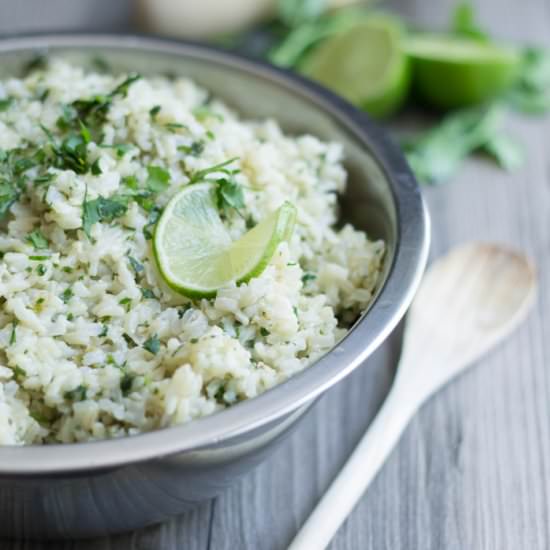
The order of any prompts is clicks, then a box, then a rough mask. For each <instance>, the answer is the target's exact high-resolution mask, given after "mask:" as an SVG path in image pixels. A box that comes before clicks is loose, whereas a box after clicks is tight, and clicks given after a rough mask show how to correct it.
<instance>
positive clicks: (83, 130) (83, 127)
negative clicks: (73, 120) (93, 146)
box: [78, 119, 92, 143]
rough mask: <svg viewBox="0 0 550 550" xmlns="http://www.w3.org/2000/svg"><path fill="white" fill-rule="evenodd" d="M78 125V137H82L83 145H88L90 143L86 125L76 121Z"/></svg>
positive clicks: (90, 138)
mask: <svg viewBox="0 0 550 550" xmlns="http://www.w3.org/2000/svg"><path fill="white" fill-rule="evenodd" d="M78 124H79V125H80V135H81V136H82V139H83V140H84V143H90V141H92V135H91V134H90V130H88V128H86V125H85V124H84V123H83V122H82V121H81V120H80V119H79V120H78Z"/></svg>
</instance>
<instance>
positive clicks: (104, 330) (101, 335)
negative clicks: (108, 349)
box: [98, 325, 109, 338]
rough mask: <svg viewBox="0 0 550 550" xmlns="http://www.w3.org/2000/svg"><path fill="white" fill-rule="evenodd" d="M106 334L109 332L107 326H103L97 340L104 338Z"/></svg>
mask: <svg viewBox="0 0 550 550" xmlns="http://www.w3.org/2000/svg"><path fill="white" fill-rule="evenodd" d="M108 332H109V327H108V325H103V327H102V329H101V332H100V333H99V334H98V337H99V338H105V336H107V334H108Z"/></svg>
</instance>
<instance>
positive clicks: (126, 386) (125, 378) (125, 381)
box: [120, 372, 135, 397]
mask: <svg viewBox="0 0 550 550" xmlns="http://www.w3.org/2000/svg"><path fill="white" fill-rule="evenodd" d="M134 378H135V376H134V375H133V374H129V373H127V372H125V373H124V374H123V375H122V377H121V378H120V391H121V392H122V395H123V396H124V397H126V396H127V395H128V394H129V393H130V392H131V391H132V386H133V384H134Z"/></svg>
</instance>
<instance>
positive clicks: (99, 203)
mask: <svg viewBox="0 0 550 550" xmlns="http://www.w3.org/2000/svg"><path fill="white" fill-rule="evenodd" d="M87 194H88V190H87V189H86V195H85V196H84V203H83V204H82V229H83V230H84V233H86V235H87V236H88V238H89V239H91V233H90V232H91V229H92V227H93V225H94V224H96V223H98V222H112V221H113V220H114V219H115V218H119V217H120V216H124V214H126V212H127V210H128V204H127V202H126V201H125V199H124V198H123V197H118V196H113V197H111V198H109V199H108V198H105V197H102V196H99V197H98V198H97V199H94V200H92V201H89V200H87V198H86V196H87Z"/></svg>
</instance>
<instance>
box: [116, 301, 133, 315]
mask: <svg viewBox="0 0 550 550" xmlns="http://www.w3.org/2000/svg"><path fill="white" fill-rule="evenodd" d="M118 303H119V304H120V305H121V306H125V307H126V311H127V312H128V311H130V308H131V307H132V299H131V298H122V300H119V302H118Z"/></svg>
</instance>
